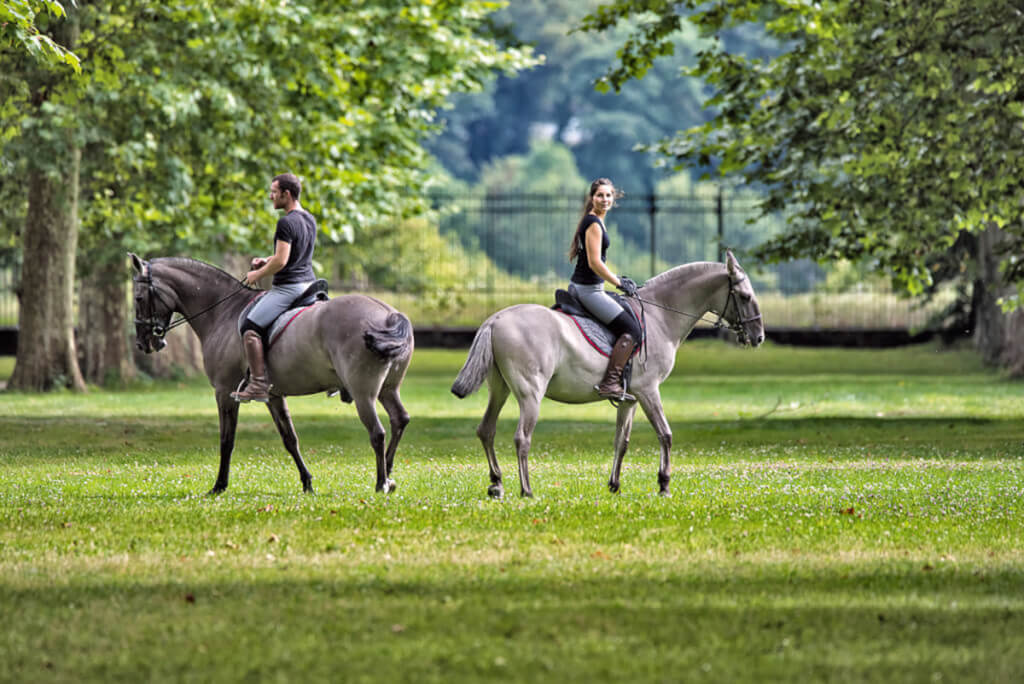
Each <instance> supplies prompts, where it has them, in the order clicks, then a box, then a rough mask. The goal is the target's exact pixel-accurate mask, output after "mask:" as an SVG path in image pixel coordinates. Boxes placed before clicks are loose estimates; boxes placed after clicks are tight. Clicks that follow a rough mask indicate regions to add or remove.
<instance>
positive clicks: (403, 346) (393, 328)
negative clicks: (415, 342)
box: [363, 311, 412, 360]
mask: <svg viewBox="0 0 1024 684" xmlns="http://www.w3.org/2000/svg"><path fill="white" fill-rule="evenodd" d="M363 342H365V343H366V348H367V349H369V350H370V351H373V352H376V353H377V354H379V355H380V356H381V357H383V358H385V359H388V360H391V359H397V358H399V357H402V356H408V355H409V354H410V353H411V352H412V323H411V322H410V321H409V318H408V317H407V316H406V315H405V314H403V313H401V312H400V311H393V312H391V313H390V314H388V317H387V318H386V319H385V320H384V325H383V326H381V327H376V326H370V328H369V330H367V331H366V332H364V333H363Z"/></svg>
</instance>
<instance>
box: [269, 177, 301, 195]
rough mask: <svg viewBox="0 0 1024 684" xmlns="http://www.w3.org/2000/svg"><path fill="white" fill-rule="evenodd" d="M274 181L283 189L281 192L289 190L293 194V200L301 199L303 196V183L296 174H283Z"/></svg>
mask: <svg viewBox="0 0 1024 684" xmlns="http://www.w3.org/2000/svg"><path fill="white" fill-rule="evenodd" d="M274 180H275V181H277V187H279V188H280V189H281V192H284V191H285V190H287V191H288V192H289V193H291V196H292V199H299V195H300V194H302V181H300V180H299V177H298V176H296V175H295V174H294V173H282V174H278V175H277V176H274Z"/></svg>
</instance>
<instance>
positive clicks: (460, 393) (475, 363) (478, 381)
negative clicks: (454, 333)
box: [452, 320, 494, 399]
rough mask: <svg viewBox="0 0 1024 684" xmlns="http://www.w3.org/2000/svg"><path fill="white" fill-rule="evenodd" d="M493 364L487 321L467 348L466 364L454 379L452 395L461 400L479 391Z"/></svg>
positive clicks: (489, 325)
mask: <svg viewBox="0 0 1024 684" xmlns="http://www.w3.org/2000/svg"><path fill="white" fill-rule="evenodd" d="M493 363H494V350H493V349H492V348H491V321H490V320H487V321H484V324H483V325H482V326H480V329H479V330H477V331H476V336H474V337H473V344H472V345H470V347H469V356H467V357H466V363H465V364H464V365H463V366H462V370H460V371H459V374H458V375H457V376H456V377H455V382H454V383H452V394H454V395H455V396H457V397H458V398H459V399H462V398H463V397H466V396H468V395H470V394H472V393H473V392H476V391H477V390H478V389H480V385H482V384H484V380H485V379H487V374H488V373H489V372H490V371H491V364H493Z"/></svg>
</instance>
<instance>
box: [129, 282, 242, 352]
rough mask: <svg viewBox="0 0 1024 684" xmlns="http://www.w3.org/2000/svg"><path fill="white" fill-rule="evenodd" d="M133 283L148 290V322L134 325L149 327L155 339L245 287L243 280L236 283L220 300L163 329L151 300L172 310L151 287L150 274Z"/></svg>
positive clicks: (209, 309)
mask: <svg viewBox="0 0 1024 684" xmlns="http://www.w3.org/2000/svg"><path fill="white" fill-rule="evenodd" d="M148 270H149V269H147V271H148ZM135 281H136V282H140V283H144V284H145V285H147V286H148V289H149V320H148V321H146V320H140V319H138V318H136V319H135V323H136V325H138V324H140V323H141V324H144V325H149V328H150V332H151V333H152V334H153V335H154V336H155V337H164V336H165V335H167V333H169V332H170V331H172V330H174V329H175V328H177V327H178V326H180V325H184V324H185V323H188V322H189V321H193V320H195V319H196V318H199V317H200V316H202V315H203V314H204V313H207V312H208V311H211V310H213V309H215V308H217V307H218V306H219V305H221V304H222V303H224V302H225V301H227V300H228V299H230V298H231V297H234V296H235V294H237V293H238V292H239V291H241V290H243V289H245V287H246V284H245V281H244V280H240V281H238V286H237V287H236V288H235V289H233V290H231V291H230V292H228V293H227V294H226V295H224V296H223V297H221V298H220V299H218V300H217V301H215V302H214V303H213V304H211V305H210V306H208V307H206V308H205V309H203V310H202V311H198V312H196V313H194V314H192V315H191V316H185V315H182V316H181V318H178V319H177V320H174V321H171V322H170V323H168V324H167V327H166V328H165V327H164V326H162V325H160V323H159V322H158V321H157V320H156V307H155V306H153V299H154V298H156V299H158V300H160V303H161V304H163V305H164V306H165V307H167V309H168V310H172V308H171V306H170V305H168V304H167V302H166V300H164V298H163V297H162V296H161V295H160V291H159V290H157V289H156V287H155V286H154V285H153V276H152V274H147V275H144V276H143V275H139V276H136V277H135Z"/></svg>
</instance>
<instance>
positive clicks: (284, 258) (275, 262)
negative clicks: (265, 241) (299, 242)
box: [245, 240, 292, 285]
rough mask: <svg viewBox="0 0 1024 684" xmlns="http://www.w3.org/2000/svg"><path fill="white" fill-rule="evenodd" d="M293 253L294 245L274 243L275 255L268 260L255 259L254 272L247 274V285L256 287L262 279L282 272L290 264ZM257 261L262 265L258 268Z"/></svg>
mask: <svg viewBox="0 0 1024 684" xmlns="http://www.w3.org/2000/svg"><path fill="white" fill-rule="evenodd" d="M291 253H292V243H290V242H284V241H283V240H275V241H274V254H273V255H272V256H270V257H268V258H266V259H253V270H251V271H249V272H248V273H246V274H245V284H246V285H255V284H256V283H257V282H258V281H259V280H260V279H261V278H265V277H266V276H271V275H274V274H275V273H277V272H278V271H280V270H281V269H282V268H284V267H285V266H286V265H287V264H288V257H289V256H291ZM257 261H262V262H263V263H262V265H260V266H258V267H257V266H256V263H257Z"/></svg>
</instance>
